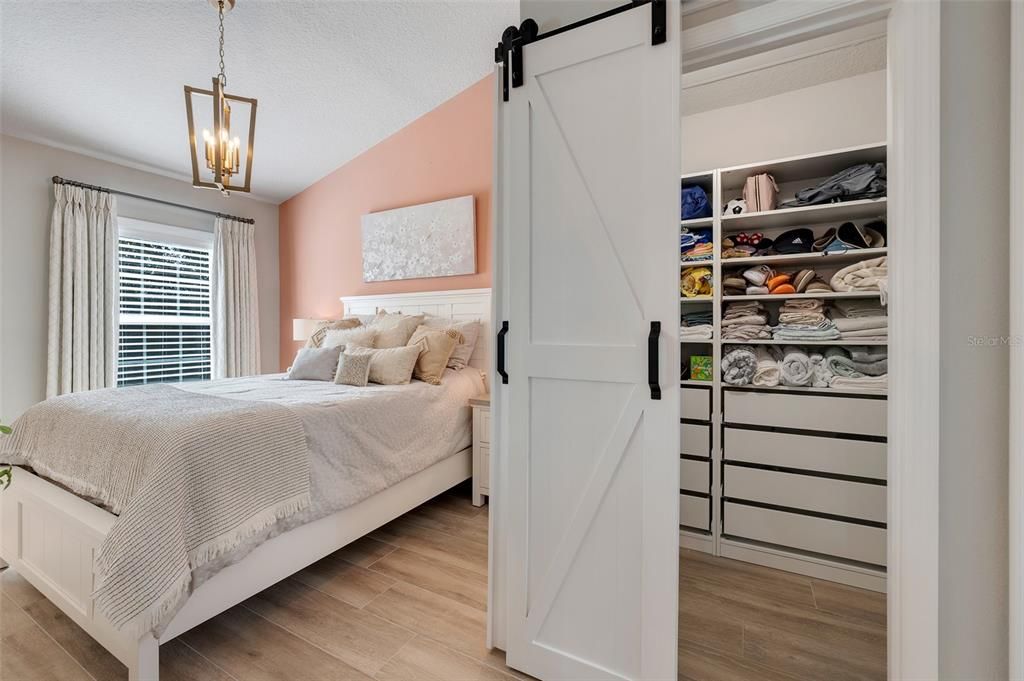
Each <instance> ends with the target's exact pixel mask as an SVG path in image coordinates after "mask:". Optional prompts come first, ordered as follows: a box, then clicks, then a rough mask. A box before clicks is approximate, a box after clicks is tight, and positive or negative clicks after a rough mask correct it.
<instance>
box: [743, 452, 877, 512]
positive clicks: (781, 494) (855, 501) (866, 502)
mask: <svg viewBox="0 0 1024 681" xmlns="http://www.w3.org/2000/svg"><path fill="white" fill-rule="evenodd" d="M725 496H727V497H730V498H732V499H746V500H748V501H760V502H762V503H765V504H772V505H773V506H788V507H790V508H798V509H802V510H804V511H818V512H819V513H828V514H831V515H841V516H846V517H847V518H860V519H861V520H872V521H874V522H879V523H884V522H885V515H886V514H885V508H886V502H885V486H884V485H870V484H865V483H862V482H850V481H848V480H834V479H832V478H819V477H815V476H813V475H798V474H796V473H780V472H779V471H766V470H761V469H758V468H746V467H744V466H729V465H726V466H725Z"/></svg>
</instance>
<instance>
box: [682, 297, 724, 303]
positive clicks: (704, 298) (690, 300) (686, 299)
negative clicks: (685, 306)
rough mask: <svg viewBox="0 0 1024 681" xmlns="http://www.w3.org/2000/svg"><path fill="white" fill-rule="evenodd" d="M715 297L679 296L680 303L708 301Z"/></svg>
mask: <svg viewBox="0 0 1024 681" xmlns="http://www.w3.org/2000/svg"><path fill="white" fill-rule="evenodd" d="M714 299H715V297H714V296H696V297H694V298H687V297H686V296H680V297H679V302H680V303H710V302H713V301H714Z"/></svg>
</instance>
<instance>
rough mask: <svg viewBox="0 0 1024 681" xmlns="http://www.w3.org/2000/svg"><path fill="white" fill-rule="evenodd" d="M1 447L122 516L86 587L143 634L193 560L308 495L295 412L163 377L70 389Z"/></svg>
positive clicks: (234, 542)
mask: <svg viewBox="0 0 1024 681" xmlns="http://www.w3.org/2000/svg"><path fill="white" fill-rule="evenodd" d="M58 426H59V427H58ZM143 443H144V444H143ZM3 449H4V450H5V451H4V452H3V453H2V454H0V458H2V459H3V460H11V459H12V457H13V459H14V460H15V461H17V460H18V459H19V458H20V459H21V460H22V461H24V462H25V463H27V465H29V466H31V467H32V468H33V469H34V470H35V471H36V472H38V473H40V474H41V475H44V476H46V477H48V478H50V479H51V480H54V481H55V482H58V483H60V484H62V485H64V486H66V487H68V488H69V489H71V490H73V491H74V492H75V493H77V494H80V495H88V496H90V497H93V498H95V499H98V500H99V501H100V502H101V503H102V504H103V505H104V506H105V507H107V508H108V509H110V510H111V512H113V513H114V514H116V515H118V516H119V517H118V519H117V521H116V522H115V523H114V525H113V527H112V528H111V530H110V532H109V533H108V534H107V536H106V537H104V539H103V542H102V544H101V545H100V550H99V554H98V556H97V557H96V569H97V577H98V584H97V585H96V589H95V594H94V595H95V598H96V605H97V607H98V608H99V609H100V611H101V612H102V613H103V614H104V615H105V616H106V617H107V618H108V619H109V620H110V622H112V623H113V624H114V626H115V627H117V628H118V629H121V630H124V631H128V632H131V633H133V634H135V635H140V636H141V635H142V634H143V633H146V632H149V631H151V630H159V629H160V628H161V627H162V626H163V625H165V624H166V623H167V621H168V620H169V618H170V617H172V616H173V615H174V613H175V612H177V610H178V608H180V606H181V604H182V603H183V602H184V601H185V599H186V598H188V594H189V591H190V589H191V587H192V572H193V570H199V569H200V568H202V567H204V566H206V565H208V564H211V563H213V562H215V561H217V560H218V559H220V558H222V557H224V556H228V555H230V554H231V553H232V552H233V551H235V550H237V549H239V548H241V547H243V546H244V545H245V543H246V541H247V539H249V538H250V537H252V536H253V535H255V534H257V533H259V532H261V531H263V530H265V529H267V528H268V527H270V526H272V525H274V524H275V523H277V522H278V521H280V520H282V519H285V518H289V517H291V516H293V515H295V514H298V513H300V512H301V511H303V510H304V509H306V508H307V507H309V505H310V503H311V498H310V473H309V471H310V466H309V454H308V450H307V445H306V432H305V429H304V427H303V424H302V421H301V420H300V418H299V417H298V416H297V415H296V414H295V412H294V410H292V409H289V408H287V407H284V406H281V405H278V404H272V403H268V402H248V401H242V400H236V399H226V398H223V397H216V396H213V395H202V394H198V393H191V392H186V391H184V390H179V389H178V388H175V387H172V386H170V385H161V384H151V385H144V386H136V387H127V388H109V389H105V390H93V391H88V392H80V393H73V394H70V395H62V396H60V397H55V398H52V399H49V400H46V401H45V402H40V403H39V404H37V405H35V406H33V407H32V408H30V409H29V410H28V411H26V412H25V413H24V414H22V416H21V417H20V418H19V419H18V420H17V421H16V422H15V427H14V435H13V436H12V437H11V438H10V439H9V440H8V442H6V443H5V446H4V447H3ZM225 500H230V503H225Z"/></svg>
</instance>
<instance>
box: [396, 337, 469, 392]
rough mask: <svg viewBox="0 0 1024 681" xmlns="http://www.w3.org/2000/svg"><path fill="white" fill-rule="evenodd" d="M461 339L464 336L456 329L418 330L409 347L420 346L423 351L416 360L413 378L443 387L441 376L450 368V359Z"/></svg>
mask: <svg viewBox="0 0 1024 681" xmlns="http://www.w3.org/2000/svg"><path fill="white" fill-rule="evenodd" d="M461 339H462V334H461V333H459V332H458V331H456V330H455V329H432V328H430V327H429V326H420V327H419V328H417V329H416V331H415V332H413V334H412V338H410V339H409V345H410V346H412V345H419V346H421V347H422V348H423V349H422V351H421V352H420V356H419V358H418V359H417V360H416V368H415V369H413V372H412V375H413V377H414V378H418V379H420V380H421V381H423V382H425V383H429V384H430V385H441V376H442V375H443V374H444V369H445V367H446V366H448V358H449V357H451V355H452V350H454V349H455V346H456V345H458V343H459V341H460V340H461Z"/></svg>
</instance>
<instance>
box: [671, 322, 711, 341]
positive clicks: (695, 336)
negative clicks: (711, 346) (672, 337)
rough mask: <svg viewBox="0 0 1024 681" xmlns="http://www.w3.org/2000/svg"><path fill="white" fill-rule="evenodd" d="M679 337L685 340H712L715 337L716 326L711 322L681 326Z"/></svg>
mask: <svg viewBox="0 0 1024 681" xmlns="http://www.w3.org/2000/svg"><path fill="white" fill-rule="evenodd" d="M679 337H680V338H681V339H683V340H711V339H712V338H714V327H713V326H712V325H711V324H698V325H696V326H681V327H679Z"/></svg>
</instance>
